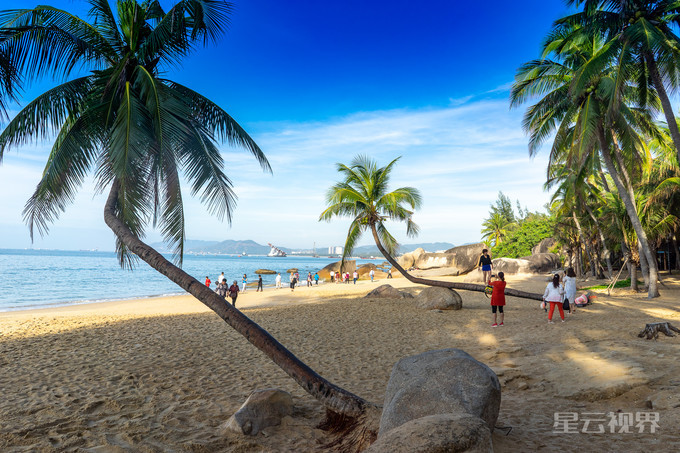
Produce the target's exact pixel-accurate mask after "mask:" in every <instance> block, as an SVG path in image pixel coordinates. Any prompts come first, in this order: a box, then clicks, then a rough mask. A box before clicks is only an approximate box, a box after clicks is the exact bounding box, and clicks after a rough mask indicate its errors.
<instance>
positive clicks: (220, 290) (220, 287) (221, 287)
mask: <svg viewBox="0 0 680 453" xmlns="http://www.w3.org/2000/svg"><path fill="white" fill-rule="evenodd" d="M228 289H229V288H228V286H227V282H226V281H221V282H217V288H215V292H216V293H217V295H218V296H221V297H222V298H223V299H225V298H226V297H227V291H228Z"/></svg>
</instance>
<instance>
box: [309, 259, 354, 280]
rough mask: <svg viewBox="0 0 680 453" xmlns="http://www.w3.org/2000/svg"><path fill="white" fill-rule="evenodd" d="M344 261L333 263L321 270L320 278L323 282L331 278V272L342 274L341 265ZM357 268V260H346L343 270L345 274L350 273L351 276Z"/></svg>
mask: <svg viewBox="0 0 680 453" xmlns="http://www.w3.org/2000/svg"><path fill="white" fill-rule="evenodd" d="M341 262H342V261H336V262H335V263H331V264H329V265H327V266H326V267H324V268H323V269H321V270H320V271H319V272H318V273H319V278H321V279H323V280H329V279H330V278H331V271H334V272H336V273H337V272H340V263H341ZM356 268H357V262H356V261H355V260H346V261H345V265H344V266H343V268H342V271H343V272H349V273H350V275H351V274H352V273H353V272H354V271H355V270H356Z"/></svg>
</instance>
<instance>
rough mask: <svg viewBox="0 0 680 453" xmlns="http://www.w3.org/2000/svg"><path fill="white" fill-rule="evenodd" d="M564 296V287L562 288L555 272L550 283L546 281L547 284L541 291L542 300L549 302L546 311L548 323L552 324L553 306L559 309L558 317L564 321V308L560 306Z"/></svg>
mask: <svg viewBox="0 0 680 453" xmlns="http://www.w3.org/2000/svg"><path fill="white" fill-rule="evenodd" d="M563 296H564V288H562V284H561V283H560V276H559V275H557V274H555V275H554V276H553V279H552V281H551V282H550V283H548V286H547V287H546V288H545V292H544V293H543V300H544V301H546V302H550V311H549V312H548V323H550V324H554V323H553V320H552V317H553V312H554V311H555V306H557V308H558V309H559V310H560V318H562V322H564V309H563V308H562V297H563Z"/></svg>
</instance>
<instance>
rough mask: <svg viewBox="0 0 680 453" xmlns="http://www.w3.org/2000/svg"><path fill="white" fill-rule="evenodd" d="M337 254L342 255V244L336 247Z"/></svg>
mask: <svg viewBox="0 0 680 453" xmlns="http://www.w3.org/2000/svg"><path fill="white" fill-rule="evenodd" d="M335 254H336V255H342V247H340V246H338V247H335Z"/></svg>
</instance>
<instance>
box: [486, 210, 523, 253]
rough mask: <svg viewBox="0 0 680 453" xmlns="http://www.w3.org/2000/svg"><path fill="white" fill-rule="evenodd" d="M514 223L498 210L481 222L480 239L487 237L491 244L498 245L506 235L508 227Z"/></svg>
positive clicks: (508, 230)
mask: <svg viewBox="0 0 680 453" xmlns="http://www.w3.org/2000/svg"><path fill="white" fill-rule="evenodd" d="M514 225H515V224H514V223H512V222H510V221H509V220H508V219H507V218H505V217H504V216H502V215H501V214H500V213H498V212H494V213H492V214H491V217H489V218H488V219H486V220H484V222H482V239H489V240H490V241H491V242H493V245H494V246H496V245H499V244H500V243H501V242H503V240H505V238H506V237H507V236H508V233H509V232H510V229H511V228H512V226H514Z"/></svg>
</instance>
